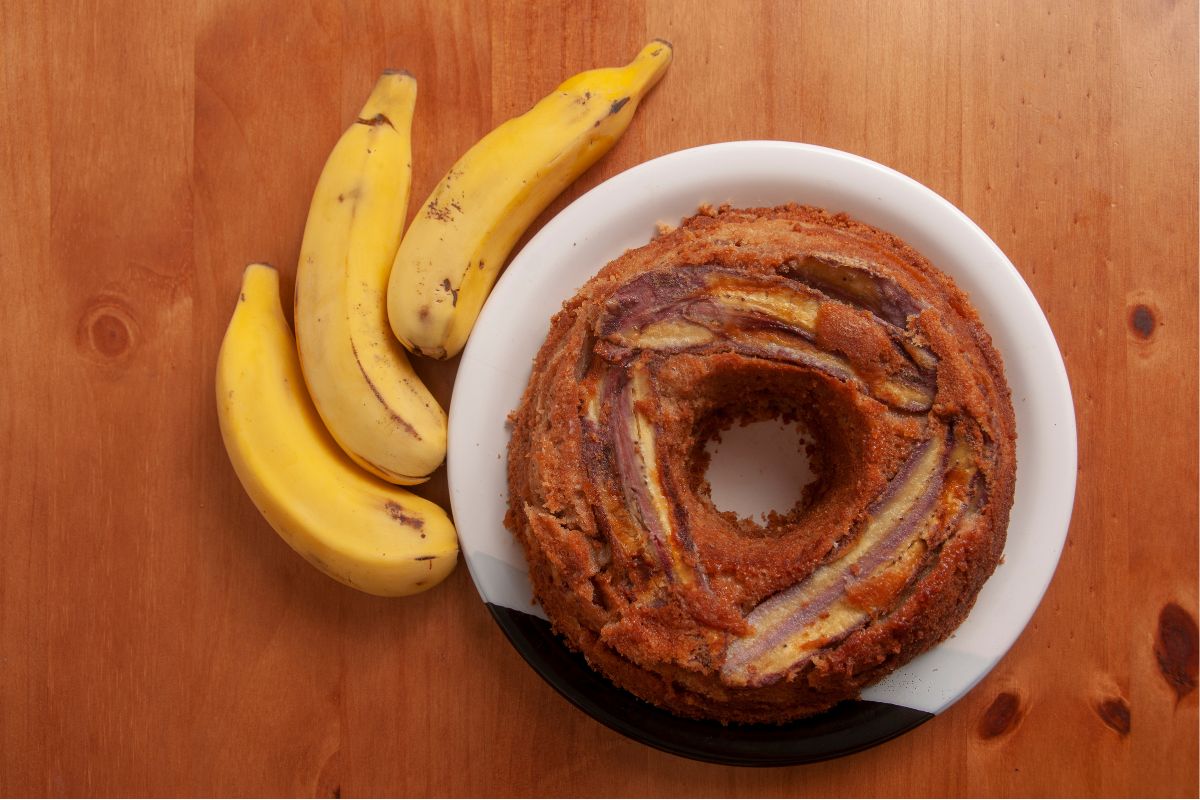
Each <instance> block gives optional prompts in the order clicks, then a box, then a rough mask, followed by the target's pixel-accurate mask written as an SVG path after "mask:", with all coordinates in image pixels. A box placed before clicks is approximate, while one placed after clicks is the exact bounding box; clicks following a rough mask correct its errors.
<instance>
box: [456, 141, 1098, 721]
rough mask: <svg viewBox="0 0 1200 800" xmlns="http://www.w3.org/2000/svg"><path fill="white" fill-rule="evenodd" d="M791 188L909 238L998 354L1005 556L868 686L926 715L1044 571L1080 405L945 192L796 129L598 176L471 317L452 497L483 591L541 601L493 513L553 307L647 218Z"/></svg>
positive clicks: (1013, 622)
mask: <svg viewBox="0 0 1200 800" xmlns="http://www.w3.org/2000/svg"><path fill="white" fill-rule="evenodd" d="M789 201H794V202H798V203H801V204H805V205H814V206H820V207H823V208H826V209H829V210H831V211H844V212H846V213H848V214H849V215H851V216H852V217H854V218H856V219H859V220H861V221H863V222H866V223H868V224H871V225H874V226H876V227H879V228H882V229H883V230H886V231H890V232H891V233H894V234H896V235H898V236H899V237H900V238H902V239H904V240H905V241H907V242H908V243H909V244H911V245H912V246H913V247H914V248H916V249H917V250H918V251H920V252H921V253H922V254H923V255H924V256H925V257H926V258H928V259H929V260H930V261H931V262H932V263H933V264H934V265H935V266H937V267H938V268H939V269H941V270H942V271H944V272H946V273H947V274H949V275H950V276H951V277H953V278H954V280H955V281H956V282H957V283H958V285H959V286H960V287H961V288H962V289H963V290H965V291H966V292H967V293H968V294H969V295H970V298H971V301H972V303H973V304H974V305H975V307H976V309H977V310H978V311H979V316H980V318H981V319H982V320H983V323H984V325H985V326H986V328H987V330H988V331H989V332H990V334H991V335H992V338H993V342H994V344H995V346H996V348H997V349H998V350H999V351H1000V353H1001V355H1002V356H1003V358H1004V363H1005V369H1006V373H1007V377H1008V382H1009V386H1010V388H1011V389H1012V399H1013V405H1014V407H1015V410H1016V417H1017V434H1018V439H1017V484H1016V496H1015V500H1014V503H1013V508H1012V515H1011V520H1010V523H1009V531H1008V543H1007V546H1006V548H1005V555H1004V562H1003V563H1002V564H1001V565H1000V566H999V567H998V568H997V569H996V572H995V574H994V575H993V576H992V577H991V578H990V579H989V580H988V582H987V584H986V585H985V586H984V587H983V591H982V592H981V593H980V595H979V598H978V601H977V603H976V605H975V608H974V610H973V611H972V612H971V615H970V617H969V618H968V619H967V620H966V622H964V623H963V624H962V625H961V626H960V627H959V628H958V630H957V631H956V632H955V634H954V636H953V637H952V638H950V639H949V640H947V641H946V642H944V643H942V644H941V645H939V646H937V647H935V648H934V649H932V650H931V651H929V652H928V653H926V654H924V655H922V656H920V657H918V658H916V659H914V660H913V661H911V662H909V663H908V664H907V665H905V666H904V667H902V668H900V669H899V670H897V671H896V672H894V673H892V675H890V676H889V677H888V678H886V679H884V680H883V681H881V682H880V683H878V684H876V685H874V686H872V687H871V688H870V689H869V690H868V691H867V692H865V693H864V695H863V697H864V699H867V700H876V701H880V702H886V703H890V704H893V705H899V706H905V707H907V708H911V709H917V710H920V711H924V712H928V713H930V714H936V713H937V712H939V711H941V710H943V709H944V708H946V707H947V706H949V705H950V704H951V703H953V702H954V701H955V700H957V699H958V698H959V697H961V696H962V695H963V694H965V693H966V692H967V691H968V690H970V688H971V687H972V686H974V685H975V683H976V682H978V681H979V680H980V679H981V678H982V677H983V676H984V675H986V674H987V673H988V671H989V670H991V668H992V667H993V666H994V665H995V664H996V662H997V661H998V660H999V659H1000V658H1001V656H1003V655H1004V653H1005V652H1007V650H1008V649H1009V647H1011V646H1012V644H1013V642H1014V641H1016V639H1017V637H1018V636H1019V635H1020V633H1021V631H1022V630H1023V629H1024V627H1025V625H1026V624H1027V623H1028V621H1029V619H1030V617H1032V616H1033V612H1034V610H1035V609H1036V608H1037V605H1038V603H1039V602H1040V600H1041V598H1042V595H1043V593H1044V592H1045V591H1046V587H1047V586H1048V585H1049V583H1050V578H1051V576H1052V575H1053V574H1054V569H1055V566H1056V565H1057V563H1058V558H1059V554H1060V552H1061V550H1062V546H1063V542H1064V540H1065V539H1066V534H1067V526H1068V523H1069V522H1070V516H1071V507H1072V504H1073V500H1074V494H1075V459H1076V439H1075V415H1074V408H1073V406H1072V402H1071V391H1070V386H1069V385H1068V383H1067V375H1066V370H1065V368H1064V366H1063V362H1062V357H1061V355H1060V354H1059V351H1058V347H1057V345H1056V343H1055V341H1054V335H1053V334H1052V333H1051V331H1050V326H1049V324H1048V323H1047V322H1046V318H1045V316H1044V315H1043V314H1042V311H1041V309H1040V308H1039V307H1038V304H1037V301H1036V300H1035V299H1034V297H1033V294H1032V293H1031V292H1030V290H1029V287H1028V286H1026V285H1025V282H1024V281H1023V280H1022V279H1021V276H1020V274H1019V273H1018V272H1017V270H1016V269H1015V268H1014V267H1013V265H1012V263H1011V262H1010V261H1009V260H1008V258H1006V257H1005V255H1004V253H1003V252H1001V250H1000V248H999V247H997V246H996V244H995V243H994V242H992V240H991V239H989V238H988V236H987V234H985V233H984V232H983V231H982V230H980V228H979V227H978V226H977V225H976V224H975V223H974V222H972V221H971V220H970V219H969V218H968V217H967V216H966V215H965V214H963V213H962V212H961V211H959V210H958V209H957V208H955V207H954V206H953V205H951V204H950V203H949V202H948V201H946V200H945V199H943V198H942V197H941V196H939V195H938V194H936V193H935V192H933V191H932V190H930V189H928V188H926V187H925V186H923V185H921V184H919V183H917V182H916V181H914V180H912V179H911V178H909V177H907V176H905V175H902V174H900V173H898V172H896V171H894V170H891V169H889V168H887V167H884V166H882V165H880V164H877V163H875V162H873V161H869V160H867V159H865V158H861V157H859V156H854V155H851V154H849V153H844V152H841V151H838V150H831V149H828V148H824V147H817V146H814V145H807V144H797V143H793V142H770V141H749V142H729V143H725V144H715V145H707V146H704V147H697V148H694V149H690V150H683V151H680V152H677V153H672V154H670V155H666V156H663V157H661V158H657V159H654V160H653V161H648V162H646V163H644V164H641V165H639V166H637V167H634V168H632V169H630V170H628V171H626V172H624V173H622V174H620V175H617V176H615V177H613V178H611V179H610V180H608V181H605V182H604V183H603V184H601V185H600V186H597V187H596V188H595V189H593V190H591V191H590V192H588V193H587V194H585V195H584V196H583V197H581V198H579V199H578V200H576V201H575V202H574V203H572V204H571V205H570V206H569V207H568V208H566V209H565V210H563V211H562V212H561V213H560V214H559V215H558V216H556V217H555V218H554V219H553V220H551V221H550V222H549V223H548V224H547V225H546V226H545V227H544V228H543V229H542V230H541V231H540V232H539V233H538V234H537V235H536V236H534V237H533V238H532V239H531V240H530V242H529V243H528V244H527V245H526V246H525V248H524V249H523V250H522V251H521V252H520V254H518V255H517V256H516V258H514V259H513V260H512V263H511V264H510V265H509V267H508V269H507V271H506V272H505V273H504V275H503V276H502V277H501V278H500V281H499V282H498V283H497V285H496V288H495V290H494V291H493V292H492V296H491V298H490V299H489V300H488V302H487V305H486V306H485V307H484V309H483V313H482V314H481V315H480V317H479V321H478V323H477V325H476V326H475V330H474V332H473V333H472V335H471V339H470V341H469V342H468V344H467V347H466V351H465V353H464V355H463V358H462V362H461V366H460V368H459V372H458V378H457V382H456V385H455V389H454V397H453V401H452V403H451V406H450V433H449V437H450V438H449V456H448V464H449V465H448V468H449V479H450V499H451V503H452V505H453V509H454V519H455V522H456V524H457V526H458V533H459V537H460V540H461V544H462V552H463V555H464V557H465V559H466V562H467V566H468V567H469V569H470V571H471V576H472V578H473V579H474V581H475V585H476V587H477V588H478V589H479V593H480V594H481V595H482V597H483V599H484V601H485V602H487V603H489V604H490V605H492V606H499V607H507V608H510V609H516V610H519V611H524V612H527V613H530V614H540V613H541V612H540V611H539V610H538V609H537V607H536V606H534V605H533V604H532V603H531V600H530V598H531V594H532V593H531V590H530V587H529V583H528V579H527V572H526V566H525V560H524V557H523V555H522V553H521V551H520V549H519V547H518V546H517V545H516V544H515V543H514V542H513V540H512V538H511V536H510V535H509V533H508V531H507V530H506V529H505V528H504V526H503V522H502V520H503V518H504V513H505V508H506V503H507V482H506V473H505V462H506V457H507V456H506V452H507V447H508V438H509V431H508V428H507V427H506V419H505V418H506V416H507V415H508V413H509V412H510V411H512V410H513V409H514V408H515V407H516V406H517V404H518V402H519V401H520V397H521V393H522V392H523V391H524V388H525V384H526V382H527V380H528V378H529V371H530V367H531V363H532V359H533V358H534V356H535V354H536V353H537V351H538V348H539V347H540V346H541V344H542V340H543V339H544V337H545V335H546V332H547V330H548V328H549V323H550V318H551V316H553V314H554V313H555V312H556V311H558V309H559V307H560V306H561V304H562V302H563V301H564V300H566V299H568V298H569V297H571V296H572V295H573V294H574V293H575V291H576V290H577V289H578V288H579V287H580V286H582V285H583V284H584V283H585V282H586V281H587V280H588V278H590V277H591V276H592V275H594V274H595V273H596V272H597V271H598V270H599V269H600V268H601V267H602V266H604V265H605V264H606V263H608V262H609V261H610V260H612V259H613V258H615V257H616V256H618V255H620V254H621V253H622V252H624V251H625V250H627V249H629V248H632V247H639V246H641V245H643V244H645V243H646V242H647V241H649V239H650V238H651V236H652V235H653V233H654V227H655V224H656V223H657V222H660V221H661V222H667V223H670V224H675V223H677V222H678V221H679V220H680V219H681V218H683V217H686V216H689V215H691V214H693V213H695V211H696V208H697V206H699V205H700V204H702V203H710V204H713V205H719V204H721V203H731V204H733V205H734V206H772V205H778V204H782V203H786V202H789ZM560 689H561V687H560Z"/></svg>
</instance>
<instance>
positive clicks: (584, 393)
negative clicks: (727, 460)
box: [505, 205, 1016, 722]
mask: <svg viewBox="0 0 1200 800" xmlns="http://www.w3.org/2000/svg"><path fill="white" fill-rule="evenodd" d="M768 417H785V418H794V419H798V420H799V421H800V422H802V423H803V424H804V426H805V427H806V428H807V429H808V430H809V432H810V433H811V434H812V436H813V437H814V438H815V440H816V445H815V449H814V451H813V453H812V461H813V466H814V469H815V471H816V472H817V474H818V479H817V480H816V482H815V483H814V484H813V485H812V486H810V487H809V488H808V489H807V490H806V497H805V500H804V501H803V502H802V503H801V505H800V506H799V507H797V508H795V509H792V510H791V511H789V512H787V513H784V514H775V515H772V517H771V518H770V519H769V520H768V522H767V524H765V525H762V524H757V523H755V522H753V521H751V520H746V519H739V518H737V517H735V516H734V515H733V514H730V513H727V512H724V513H723V512H720V511H719V510H717V509H716V508H715V506H713V504H712V501H711V498H710V497H709V496H708V487H707V484H706V482H705V479H704V471H705V467H706V465H707V461H706V457H705V455H704V443H705V442H706V441H707V440H708V439H709V438H710V437H711V436H713V435H715V434H716V433H718V432H719V431H720V430H721V429H723V428H725V427H728V426H729V425H730V424H733V423H735V422H737V421H749V420H753V419H762V418H768ZM513 423H514V424H513V434H512V440H511V443H510V447H509V466H508V473H509V511H508V514H507V516H506V520H505V521H506V525H507V526H508V527H509V528H510V530H512V532H513V533H514V535H515V536H516V537H517V539H518V541H520V543H521V545H522V547H523V548H524V550H525V554H526V557H527V559H528V561H529V566H530V578H531V581H532V583H533V587H534V591H535V594H536V596H537V599H538V601H539V602H540V603H541V604H542V606H543V608H544V609H545V610H546V613H547V615H548V616H549V618H550V620H551V622H552V624H553V625H554V627H555V629H556V630H557V631H558V632H559V633H560V634H562V635H563V636H564V638H565V639H566V641H567V643H568V644H569V645H570V646H571V647H573V648H574V649H576V650H579V651H580V652H582V653H583V654H584V656H585V657H586V658H587V659H588V661H589V662H590V663H591V664H592V665H593V666H594V667H595V668H596V669H598V670H599V671H601V672H602V673H604V674H605V675H607V676H608V677H609V678H610V679H611V680H613V681H614V682H615V683H616V684H618V685H619V686H622V687H624V688H626V689H628V690H629V691H631V692H633V693H634V694H636V695H638V696H639V697H642V698H643V699H645V700H647V701H649V702H651V703H655V704H657V705H659V706H662V707H664V708H666V709H668V710H670V711H673V712H674V713H677V714H681V715H684V716H689V717H701V718H712V719H718V720H722V721H739V722H782V721H786V720H789V719H795V718H797V717H802V716H806V715H809V714H813V713H817V712H819V711H821V710H824V709H825V708H828V707H829V706H831V705H833V704H834V703H836V702H838V701H840V700H842V699H846V698H849V697H853V696H856V695H857V694H858V693H859V691H860V690H861V689H862V688H863V687H864V686H866V685H868V684H870V683H872V682H874V681H876V680H878V679H879V678H881V677H883V676H884V675H886V674H887V673H888V672H890V671H892V670H894V669H895V668H896V667H897V666H899V665H901V664H903V663H904V662H906V661H907V660H909V659H911V658H912V657H913V656H915V655H916V654H918V653H920V652H922V651H923V650H925V649H928V648H929V647H931V646H932V645H934V644H936V643H937V642H939V641H941V640H942V639H944V638H945V637H946V636H947V635H949V633H950V632H951V631H952V630H953V629H954V628H955V627H956V626H957V625H958V624H959V623H961V622H962V620H963V619H964V618H965V617H966V614H967V612H968V611H969V610H970V608H971V605H972V604H973V603H974V599H975V596H976V594H977V593H978V591H979V588H980V587H981V586H982V584H983V582H984V581H985V580H986V579H987V577H988V576H989V575H990V574H991V573H992V571H993V570H994V568H995V566H996V563H997V562H998V560H999V558H1000V554H1001V551H1002V549H1003V545H1004V535H1005V529H1006V526H1007V522H1008V512H1009V508H1010V506H1011V504H1012V492H1013V482H1014V477H1015V460H1014V458H1015V456H1014V439H1015V430H1016V429H1015V421H1014V417H1013V411H1012V406H1011V401H1010V399H1009V393H1008V387H1007V385H1006V384H1005V381H1004V373H1003V366H1002V363H1001V360H1000V356H999V354H997V353H996V351H995V349H994V348H993V347H992V345H991V340H990V338H989V337H988V335H987V333H986V331H984V329H983V327H982V325H981V324H980V322H979V320H978V317H977V315H976V313H975V311H974V309H973V308H972V307H971V305H970V303H969V302H968V301H967V298H966V297H965V295H963V293H962V292H961V291H960V290H959V289H958V288H957V287H956V286H955V285H954V284H953V282H952V281H951V280H950V279H949V278H948V277H946V276H945V275H943V274H942V273H940V272H938V271H937V270H936V269H934V268H933V267H932V266H931V265H930V264H929V263H928V262H927V261H926V260H925V259H924V258H923V257H922V256H921V255H920V254H918V253H917V252H916V251H914V250H913V249H912V248H910V247H909V246H908V245H906V244H905V243H904V242H902V241H901V240H899V239H897V238H896V237H894V236H892V235H890V234H887V233H885V232H883V231H879V230H877V229H875V228H872V227H870V226H867V225H864V224H862V223H859V222H856V221H854V220H852V219H849V218H848V217H846V216H844V215H834V214H830V213H828V212H826V211H823V210H820V209H815V208H809V207H801V206H795V205H789V206H781V207H778V208H769V209H761V208H760V209H731V208H721V209H718V210H714V209H702V210H701V212H700V213H699V214H697V215H696V216H693V217H691V218H690V219H687V220H684V221H683V223H682V224H681V225H680V226H679V227H678V228H676V229H674V230H672V231H670V232H668V233H665V234H663V235H662V236H660V237H659V238H657V239H655V240H654V241H652V242H650V243H649V244H647V245H646V246H644V247H641V248H638V249H636V250H632V251H629V252H627V253H626V254H625V255H623V256H621V257H620V258H618V259H616V260H615V261H613V262H612V263H610V264H608V265H607V266H606V267H604V269H602V270H601V271H600V273H599V274H598V275H596V276H595V277H594V278H593V279H592V280H591V281H589V282H588V283H587V285H585V286H584V287H583V288H582V289H581V290H580V291H579V292H578V293H577V294H576V296H575V297H573V298H572V299H571V300H569V301H567V303H565V304H564V306H563V310H562V311H561V312H560V313H559V314H558V315H556V316H555V318H554V320H553V322H552V324H551V330H550V333H549V334H548V336H547V338H546V341H545V343H544V344H543V346H542V349H541V351H540V352H539V353H538V356H537V358H536V360H535V363H534V368H533V373H532V375H531V377H530V381H529V385H528V387H527V388H526V391H525V395H524V397H523V399H522V402H521V406H520V407H519V408H518V409H517V410H516V412H515V413H514V415H513Z"/></svg>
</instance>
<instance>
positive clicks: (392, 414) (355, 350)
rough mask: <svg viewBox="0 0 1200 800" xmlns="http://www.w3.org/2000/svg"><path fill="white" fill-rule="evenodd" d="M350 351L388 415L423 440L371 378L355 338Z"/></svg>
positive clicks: (415, 437) (351, 342)
mask: <svg viewBox="0 0 1200 800" xmlns="http://www.w3.org/2000/svg"><path fill="white" fill-rule="evenodd" d="M350 352H351V353H353V354H354V363H355V364H357V365H358V371H359V372H361V373H362V376H363V380H364V381H366V383H367V386H368V387H369V388H370V390H371V394H373V395H375V399H376V400H378V401H379V405H381V406H383V408H384V410H386V411H387V413H388V416H389V417H391V419H392V422H395V423H396V424H397V425H399V426H400V427H401V428H403V429H404V431H405V432H406V433H407V434H408V435H409V436H411V437H413V438H414V439H416V440H417V441H418V442H419V441H421V439H422V437H421V434H420V433H418V432H417V429H416V428H414V427H413V426H412V424H411V423H410V422H409V421H408V420H406V419H404V418H403V417H401V416H400V415H399V414H397V413H396V411H395V409H393V408H392V407H391V406H389V405H388V404H387V401H386V400H384V399H383V395H382V394H381V393H380V391H379V387H377V386H376V385H375V381H373V380H371V376H370V375H368V374H367V368H366V367H365V366H363V362H362V359H361V358H359V356H358V346H357V345H355V344H354V340H353V339H351V340H350Z"/></svg>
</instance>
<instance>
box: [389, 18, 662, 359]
mask: <svg viewBox="0 0 1200 800" xmlns="http://www.w3.org/2000/svg"><path fill="white" fill-rule="evenodd" d="M670 63H671V45H670V44H669V43H667V42H664V41H662V40H655V41H653V42H651V43H650V44H648V45H647V46H646V47H644V48H643V49H642V51H641V52H640V53H638V55H637V57H636V58H635V59H634V60H633V61H632V62H630V63H629V64H628V65H626V66H624V67H617V68H610V69H597V70H591V71H589V72H582V73H580V74H578V75H576V76H574V77H572V78H569V79H568V80H567V81H566V82H564V83H563V84H562V85H560V86H559V87H558V88H557V89H556V90H555V91H554V92H552V93H551V94H550V95H548V96H547V97H545V98H543V99H542V100H541V101H539V102H538V104H537V105H535V106H534V107H533V108H532V109H530V110H529V111H528V112H526V113H525V114H523V115H521V116H519V117H516V118H514V119H510V120H508V121H507V122H505V123H504V124H502V125H500V127H498V128H496V129H495V130H493V131H492V132H491V133H489V134H488V135H487V136H485V137H484V138H483V139H481V140H480V141H479V142H478V143H477V144H476V145H475V146H474V147H472V148H471V149H470V150H469V151H467V153H466V155H464V156H463V157H462V158H460V159H459V160H458V163H456V164H455V165H454V166H453V167H451V168H450V171H449V172H448V173H446V176H445V177H444V178H442V181H441V183H439V184H438V186H437V188H435V189H434V190H433V193H432V194H431V195H430V196H429V199H428V200H426V201H425V204H424V206H422V207H421V210H420V212H419V213H418V214H417V217H416V219H415V220H413V223H412V225H411V226H409V229H408V233H406V234H405V236H404V239H403V241H402V242H401V243H400V250H399V252H397V253H396V260H395V263H394V264H393V266H392V275H391V280H390V282H389V283H388V297H387V308H388V319H389V320H390V321H391V325H392V330H393V331H394V332H395V334H396V336H397V338H399V339H400V341H401V342H403V343H404V345H405V346H406V347H407V348H408V349H409V350H412V351H413V352H414V353H420V354H422V355H426V356H432V357H434V358H450V357H452V356H454V355H456V354H457V353H458V352H459V351H460V350H462V348H463V345H464V344H465V343H466V341H467V336H468V334H470V332H471V326H473V325H474V324H475V318H476V317H477V316H478V315H479V310H480V309H481V308H482V307H483V301H484V300H485V299H486V298H487V295H488V292H489V291H490V290H491V288H492V284H493V283H495V282H496V276H497V275H498V274H499V272H500V267H501V266H503V264H504V261H505V259H507V258H508V254H509V252H510V251H511V250H512V248H513V245H514V244H516V241H517V239H518V238H520V236H521V234H522V233H523V232H524V231H525V229H526V228H528V227H529V225H530V223H532V222H533V220H534V219H535V218H536V217H537V215H538V214H540V213H541V212H542V210H543V209H544V208H545V207H546V206H547V205H549V204H550V201H552V200H553V199H554V198H555V197H557V196H558V194H559V193H560V192H562V190H563V189H565V188H566V187H567V186H568V185H569V184H570V183H571V182H572V181H574V180H575V179H576V178H577V177H579V175H580V174H581V173H582V172H583V171H584V170H585V169H587V168H588V167H589V166H591V165H592V164H593V163H595V161H596V160H597V159H599V158H600V157H601V156H602V155H604V154H605V153H606V152H608V150H609V148H611V147H612V146H613V144H615V143H616V141H617V139H619V138H620V137H621V134H622V133H624V132H625V129H626V128H627V127H628V126H629V123H630V121H631V120H632V119H633V114H634V111H635V110H637V106H638V103H639V102H640V101H641V100H642V98H643V97H645V95H646V93H647V92H649V91H650V89H651V88H652V87H653V86H654V84H655V83H657V82H658V79H659V78H660V77H662V74H663V73H664V72H665V71H666V68H667V65H668V64H670Z"/></svg>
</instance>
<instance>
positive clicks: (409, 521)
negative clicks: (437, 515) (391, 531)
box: [383, 500, 425, 539]
mask: <svg viewBox="0 0 1200 800" xmlns="http://www.w3.org/2000/svg"><path fill="white" fill-rule="evenodd" d="M383 508H384V510H385V511H387V513H388V516H389V517H391V518H392V519H394V520H396V522H399V523H400V524H401V525H408V526H409V527H412V528H416V529H417V530H422V529H424V527H425V520H423V519H421V518H420V517H414V516H413V515H412V514H407V513H405V511H404V508H403V507H402V506H401V505H400V504H399V503H397V502H396V501H395V500H388V501H387V503H386V504H385V505H384V507H383ZM421 538H422V539H424V538H425V534H423V533H422V534H421Z"/></svg>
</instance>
